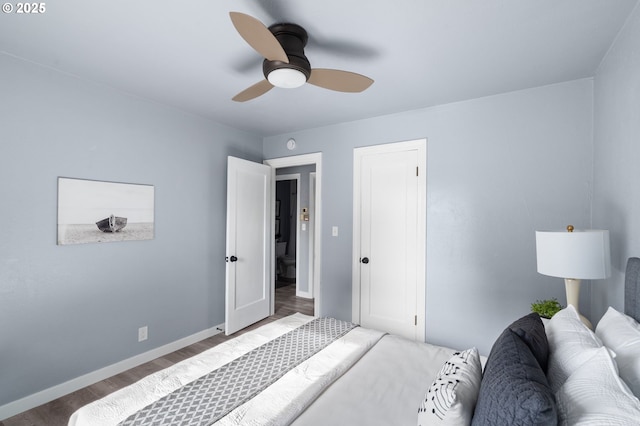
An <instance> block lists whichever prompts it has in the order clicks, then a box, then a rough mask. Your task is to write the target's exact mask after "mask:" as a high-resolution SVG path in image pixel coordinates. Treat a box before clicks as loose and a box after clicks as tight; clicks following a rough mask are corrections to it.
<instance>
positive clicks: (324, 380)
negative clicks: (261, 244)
mask: <svg viewBox="0 0 640 426" xmlns="http://www.w3.org/2000/svg"><path fill="white" fill-rule="evenodd" d="M312 319H313V317H310V316H306V315H302V314H294V315H292V316H289V317H286V318H283V319H281V320H278V321H275V322H273V323H269V324H267V325H265V326H263V327H260V328H258V329H256V330H253V331H251V332H248V333H245V334H243V335H240V336H238V337H236V338H235V339H233V340H229V341H227V342H224V343H222V344H220V345H218V346H215V347H213V348H211V349H209V350H208V351H205V352H203V353H201V354H199V355H196V356H194V357H192V358H190V359H188V360H185V361H183V362H180V363H178V364H176V365H173V366H171V367H169V368H167V369H165V370H162V371H159V372H157V373H154V374H152V375H150V376H147V377H145V378H144V379H142V380H140V381H138V382H136V383H134V384H133V385H131V386H128V387H126V388H123V389H120V390H119V391H116V392H114V393H112V394H110V395H107V396H106V397H104V398H102V399H100V400H98V401H95V402H93V403H91V404H88V405H86V406H84V407H82V408H81V409H79V410H78V411H76V412H75V413H74V414H73V415H72V416H71V418H70V419H69V426H113V425H117V424H118V423H119V422H121V421H122V420H124V419H126V418H127V417H128V416H130V415H131V414H133V413H135V412H136V411H138V410H140V409H142V408H144V407H145V406H147V405H149V404H151V403H152V402H154V401H156V400H157V399H159V398H162V397H163V396H165V395H167V394H169V393H171V392H173V391H174V390H176V389H178V388H179V387H181V386H183V385H185V384H187V383H190V382H192V381H193V380H195V379H197V378H198V377H200V376H202V375H204V374H206V373H208V372H209V371H211V370H213V369H215V368H218V367H220V366H222V365H224V364H226V363H228V362H230V361H232V360H233V359H235V358H237V357H239V356H241V355H243V354H245V353H247V352H249V351H250V350H252V349H254V348H256V347H258V346H260V345H262V344H264V343H266V342H268V341H269V340H272V339H274V338H276V337H278V336H281V335H283V334H285V333H286V332H288V331H290V330H292V329H294V328H296V327H299V326H300V325H303V324H305V323H307V322H309V321H311V320H312ZM383 334H384V333H382V332H379V331H375V330H369V329H364V328H361V327H357V328H356V329H354V330H352V331H351V332H349V333H348V334H347V335H345V336H343V337H342V338H340V339H338V340H337V341H335V342H333V343H332V344H330V345H329V346H327V347H326V348H325V349H323V350H322V351H321V352H320V353H318V354H316V355H315V356H314V357H312V358H310V359H308V360H306V361H304V362H303V363H301V364H300V365H298V367H296V368H294V369H293V370H291V371H290V372H288V373H287V374H285V375H284V376H283V377H281V378H280V379H279V380H278V381H276V382H275V383H274V384H272V385H271V386H270V387H269V388H267V389H265V390H264V391H263V392H261V393H260V394H258V395H257V396H256V397H255V398H254V399H252V400H251V401H249V402H247V403H245V404H244V405H241V406H240V407H238V408H236V409H235V410H233V411H232V412H230V413H229V414H228V415H227V416H225V417H224V418H222V419H221V420H220V421H219V422H217V423H216V424H219V425H239V424H242V425H268V424H274V425H275V424H278V425H279V424H287V423H290V422H291V421H292V420H293V419H295V417H296V416H298V414H299V413H300V412H301V411H302V410H304V409H305V408H306V407H307V405H308V404H310V403H311V402H312V401H313V400H314V399H315V398H316V396H317V395H318V394H319V393H320V392H322V389H323V388H324V387H325V386H327V385H328V384H329V383H331V382H332V381H333V380H335V379H336V378H337V377H339V376H340V375H341V374H342V373H344V371H346V370H348V369H349V368H350V367H351V365H352V364H353V363H355V362H357V361H358V359H360V358H361V357H362V355H364V354H365V353H366V352H367V351H368V350H369V349H370V348H371V347H372V346H373V345H375V343H376V342H377V341H378V340H379V339H380V338H381V337H382V336H383Z"/></svg>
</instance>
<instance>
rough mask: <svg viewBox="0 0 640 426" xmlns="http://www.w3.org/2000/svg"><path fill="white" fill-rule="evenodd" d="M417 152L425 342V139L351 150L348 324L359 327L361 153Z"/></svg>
mask: <svg viewBox="0 0 640 426" xmlns="http://www.w3.org/2000/svg"><path fill="white" fill-rule="evenodd" d="M407 150H417V151H418V170H419V172H418V212H417V217H418V224H417V227H416V235H417V238H418V242H417V244H418V251H417V271H416V272H417V277H418V282H417V295H416V297H417V307H416V308H417V313H416V314H417V319H416V322H417V324H416V325H417V329H416V335H417V336H418V340H420V341H424V340H425V318H426V299H425V297H426V296H425V295H426V275H425V271H426V257H425V253H426V244H427V232H426V229H427V220H426V219H427V212H426V206H427V201H426V200H427V140H426V139H416V140H411V141H406V142H395V143H389V144H383V145H373V146H367V147H361V148H354V150H353V251H352V256H353V258H352V261H351V262H352V267H351V271H352V284H351V288H352V294H351V297H352V299H351V300H352V306H351V309H352V315H351V316H352V321H353V322H354V323H357V324H360V214H361V212H360V171H361V167H360V163H361V158H362V157H363V156H364V155H365V154H383V153H386V152H395V151H407Z"/></svg>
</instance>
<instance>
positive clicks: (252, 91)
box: [231, 80, 273, 102]
mask: <svg viewBox="0 0 640 426" xmlns="http://www.w3.org/2000/svg"><path fill="white" fill-rule="evenodd" d="M271 89H273V85H272V84H271V83H269V81H268V80H262V81H260V82H258V83H256V84H254V85H253V86H251V87H249V88H247V89H244V90H243V91H242V92H240V93H238V94H237V95H235V96H234V97H233V98H231V100H233V101H236V102H246V101H250V100H251V99H254V98H257V97H258V96H261V95H264V94H265V93H267V92H268V91H269V90H271Z"/></svg>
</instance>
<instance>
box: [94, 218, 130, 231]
mask: <svg viewBox="0 0 640 426" xmlns="http://www.w3.org/2000/svg"><path fill="white" fill-rule="evenodd" d="M96 225H98V229H99V230H101V231H102V232H118V231H120V230H122V228H124V227H125V226H127V218H126V217H117V216H114V215H111V216H109V217H107V218H105V219H102V220H99V221H97V222H96Z"/></svg>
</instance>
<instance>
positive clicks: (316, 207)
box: [264, 153, 322, 316]
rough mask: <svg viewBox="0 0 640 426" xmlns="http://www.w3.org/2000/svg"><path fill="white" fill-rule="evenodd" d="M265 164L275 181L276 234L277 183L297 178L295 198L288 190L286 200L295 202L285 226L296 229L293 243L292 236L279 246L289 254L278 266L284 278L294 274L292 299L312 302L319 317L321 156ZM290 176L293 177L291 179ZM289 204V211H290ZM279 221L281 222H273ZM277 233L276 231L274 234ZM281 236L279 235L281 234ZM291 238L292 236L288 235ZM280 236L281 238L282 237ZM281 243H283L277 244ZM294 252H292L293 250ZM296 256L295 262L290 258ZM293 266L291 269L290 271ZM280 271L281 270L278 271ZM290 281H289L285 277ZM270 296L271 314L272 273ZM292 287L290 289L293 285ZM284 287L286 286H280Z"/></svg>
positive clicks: (281, 159)
mask: <svg viewBox="0 0 640 426" xmlns="http://www.w3.org/2000/svg"><path fill="white" fill-rule="evenodd" d="M264 163H265V164H266V165H269V166H271V167H272V168H273V169H274V174H275V176H276V178H275V179H274V183H273V185H274V188H273V191H272V193H273V194H274V200H273V205H274V209H273V226H274V229H276V231H277V227H278V226H280V230H281V231H282V226H283V225H284V223H283V222H284V218H283V217H280V218H278V217H277V213H278V212H277V206H276V204H277V199H276V198H275V197H276V195H275V194H276V191H277V188H276V185H277V182H280V181H284V180H292V179H294V180H296V179H297V177H298V175H299V179H297V183H296V190H295V196H293V197H292V196H291V194H292V192H291V190H289V191H290V193H289V199H291V198H294V199H295V204H296V207H295V210H291V211H290V212H289V215H290V223H289V225H288V226H290V227H294V229H295V231H296V232H295V235H296V236H295V240H293V239H292V238H291V237H290V238H289V240H290V241H286V243H287V244H286V246H287V247H285V245H284V244H281V245H280V251H279V253H281V252H282V250H283V249H284V250H285V253H286V254H288V256H289V260H288V262H287V265H284V264H281V266H287V267H288V268H289V269H288V270H286V269H285V270H284V271H283V272H284V273H285V277H291V276H293V274H295V296H296V297H298V298H301V300H303V301H304V302H305V305H306V306H308V302H309V301H312V303H313V315H315V316H318V315H320V312H321V293H320V288H321V281H320V266H319V265H320V253H321V252H320V248H321V238H320V232H316V230H317V229H320V226H321V222H322V221H321V211H322V210H321V190H322V154H321V153H315V154H304V155H297V156H292V157H282V158H276V159H271V160H265V161H264ZM292 175H293V178H292ZM291 204H293V203H290V206H289V207H290V208H291ZM283 206H284V204H283V199H282V198H280V209H281V210H280V212H279V214H280V215H283V213H284V211H283ZM276 220H280V222H276ZM276 234H277V232H276ZM281 234H282V232H281ZM290 235H292V233H291V232H290ZM281 237H282V235H281ZM280 242H281V243H282V242H283V241H280ZM277 243H278V241H277V238H274V249H273V250H272V261H271V264H272V265H274V266H275V267H276V272H277V266H278V263H277V262H278V260H277V256H276V251H277V250H278V248H277V246H276V244H277ZM294 249H295V251H294ZM294 256H295V262H292V261H293V259H292V258H293V257H294ZM292 263H294V265H295V266H294V268H291V266H292ZM281 270H282V269H281ZM288 279H291V278H288ZM272 280H273V286H272V289H273V293H272V294H273V297H272V298H271V300H272V306H271V315H273V314H274V312H275V304H276V298H277V295H278V293H279V291H276V290H278V289H277V288H276V284H277V281H279V280H277V274H275V273H274V274H273V277H272ZM292 287H293V286H292ZM281 288H286V287H281Z"/></svg>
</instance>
